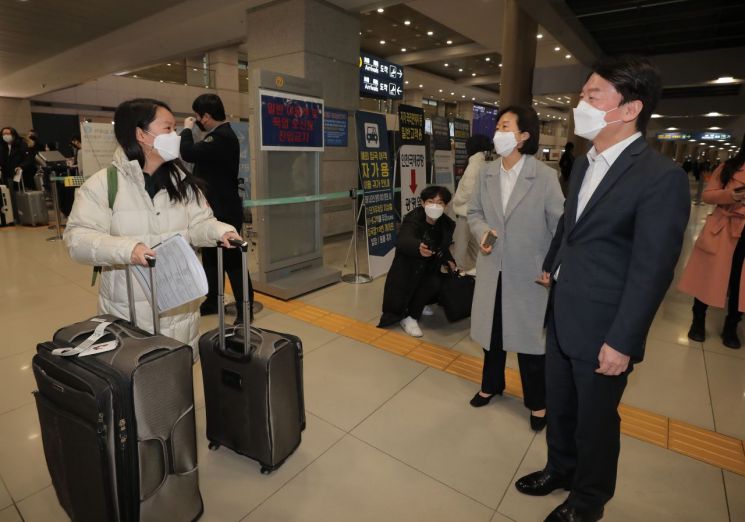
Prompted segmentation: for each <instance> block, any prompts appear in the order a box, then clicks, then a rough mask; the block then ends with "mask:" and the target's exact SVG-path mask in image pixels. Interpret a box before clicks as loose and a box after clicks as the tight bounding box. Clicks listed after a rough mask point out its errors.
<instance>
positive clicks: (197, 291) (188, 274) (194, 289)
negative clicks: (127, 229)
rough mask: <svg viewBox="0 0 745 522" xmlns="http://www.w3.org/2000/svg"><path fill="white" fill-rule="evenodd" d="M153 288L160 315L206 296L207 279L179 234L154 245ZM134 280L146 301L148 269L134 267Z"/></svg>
mask: <svg viewBox="0 0 745 522" xmlns="http://www.w3.org/2000/svg"><path fill="white" fill-rule="evenodd" d="M153 250H154V251H155V253H156V263H155V289H156V299H157V300H158V312H160V313H162V312H165V311H168V310H171V309H173V308H176V307H178V306H181V305H183V304H186V303H188V302H190V301H193V300H195V299H198V298H200V297H202V296H204V295H207V276H206V275H205V273H204V268H202V263H200V262H199V259H198V258H197V255H196V254H195V253H194V249H192V248H191V246H190V245H189V243H187V242H186V240H185V239H184V238H183V237H182V236H181V235H180V234H176V235H175V236H173V237H169V238H168V239H166V240H165V241H163V242H162V243H160V244H158V245H155V246H154V247H153ZM134 268H135V270H134V273H135V278H136V279H137V281H138V282H139V283H140V286H141V287H142V289H143V291H144V292H145V295H146V296H147V297H148V299H150V295H151V293H150V274H149V270H150V269H149V268H147V267H144V266H139V265H135V267H134Z"/></svg>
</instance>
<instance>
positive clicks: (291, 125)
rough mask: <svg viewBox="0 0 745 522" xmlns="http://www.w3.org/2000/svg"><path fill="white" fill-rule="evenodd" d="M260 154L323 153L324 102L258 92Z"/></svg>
mask: <svg viewBox="0 0 745 522" xmlns="http://www.w3.org/2000/svg"><path fill="white" fill-rule="evenodd" d="M259 96H260V97H261V125H260V128H261V150H285V151H323V100H322V99H320V98H309V97H307V96H299V95H296V94H288V93H284V92H276V91H269V90H265V89H259Z"/></svg>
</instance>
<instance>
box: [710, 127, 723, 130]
mask: <svg viewBox="0 0 745 522" xmlns="http://www.w3.org/2000/svg"><path fill="white" fill-rule="evenodd" d="M708 130H722V128H721V127H709V128H708Z"/></svg>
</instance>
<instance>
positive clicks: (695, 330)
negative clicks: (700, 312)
mask: <svg viewBox="0 0 745 522" xmlns="http://www.w3.org/2000/svg"><path fill="white" fill-rule="evenodd" d="M688 338H689V339H690V340H691V341H696V342H697V343H702V342H704V340H706V323H705V319H704V318H703V317H694V318H693V321H692V322H691V327H690V329H689V330H688Z"/></svg>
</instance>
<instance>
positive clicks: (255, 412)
mask: <svg viewBox="0 0 745 522" xmlns="http://www.w3.org/2000/svg"><path fill="white" fill-rule="evenodd" d="M238 243H239V244H240V242H238ZM240 248H241V250H242V256H243V257H242V261H243V262H242V264H243V267H242V268H243V297H244V302H243V303H242V304H243V320H244V321H245V325H239V326H233V327H231V328H228V329H227V330H226V328H225V315H224V310H223V309H224V306H223V302H222V301H223V294H222V288H223V275H222V274H223V268H222V249H221V247H219V248H218V256H217V259H218V269H217V274H218V283H217V288H218V296H219V299H218V313H219V327H218V328H217V329H215V330H211V331H209V332H207V333H205V334H204V335H202V337H201V338H200V339H199V357H200V360H201V366H202V379H203V380H204V402H205V413H206V416H207V439H208V440H209V447H210V449H217V448H219V447H220V446H225V447H227V448H230V449H232V450H233V451H235V452H237V453H240V454H242V455H246V456H248V457H250V458H252V459H254V460H257V461H259V463H260V464H261V472H262V473H265V474H266V473H270V472H272V471H273V470H275V469H277V468H278V467H280V466H281V465H282V464H283V463H284V462H285V460H287V458H288V457H289V456H290V455H291V454H292V453H293V452H294V451H295V450H296V449H297V447H298V446H299V445H300V440H301V432H302V431H303V430H304V429H305V401H304V397H303V345H302V343H301V342H300V339H299V338H297V337H295V336H294V335H288V334H282V333H278V332H272V331H270V330H264V329H261V328H251V327H250V324H249V321H250V312H249V304H248V300H249V297H248V295H249V294H248V277H247V274H248V267H247V263H246V251H247V244H246V243H242V244H240ZM246 332H249V336H248V338H247V337H246Z"/></svg>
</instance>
